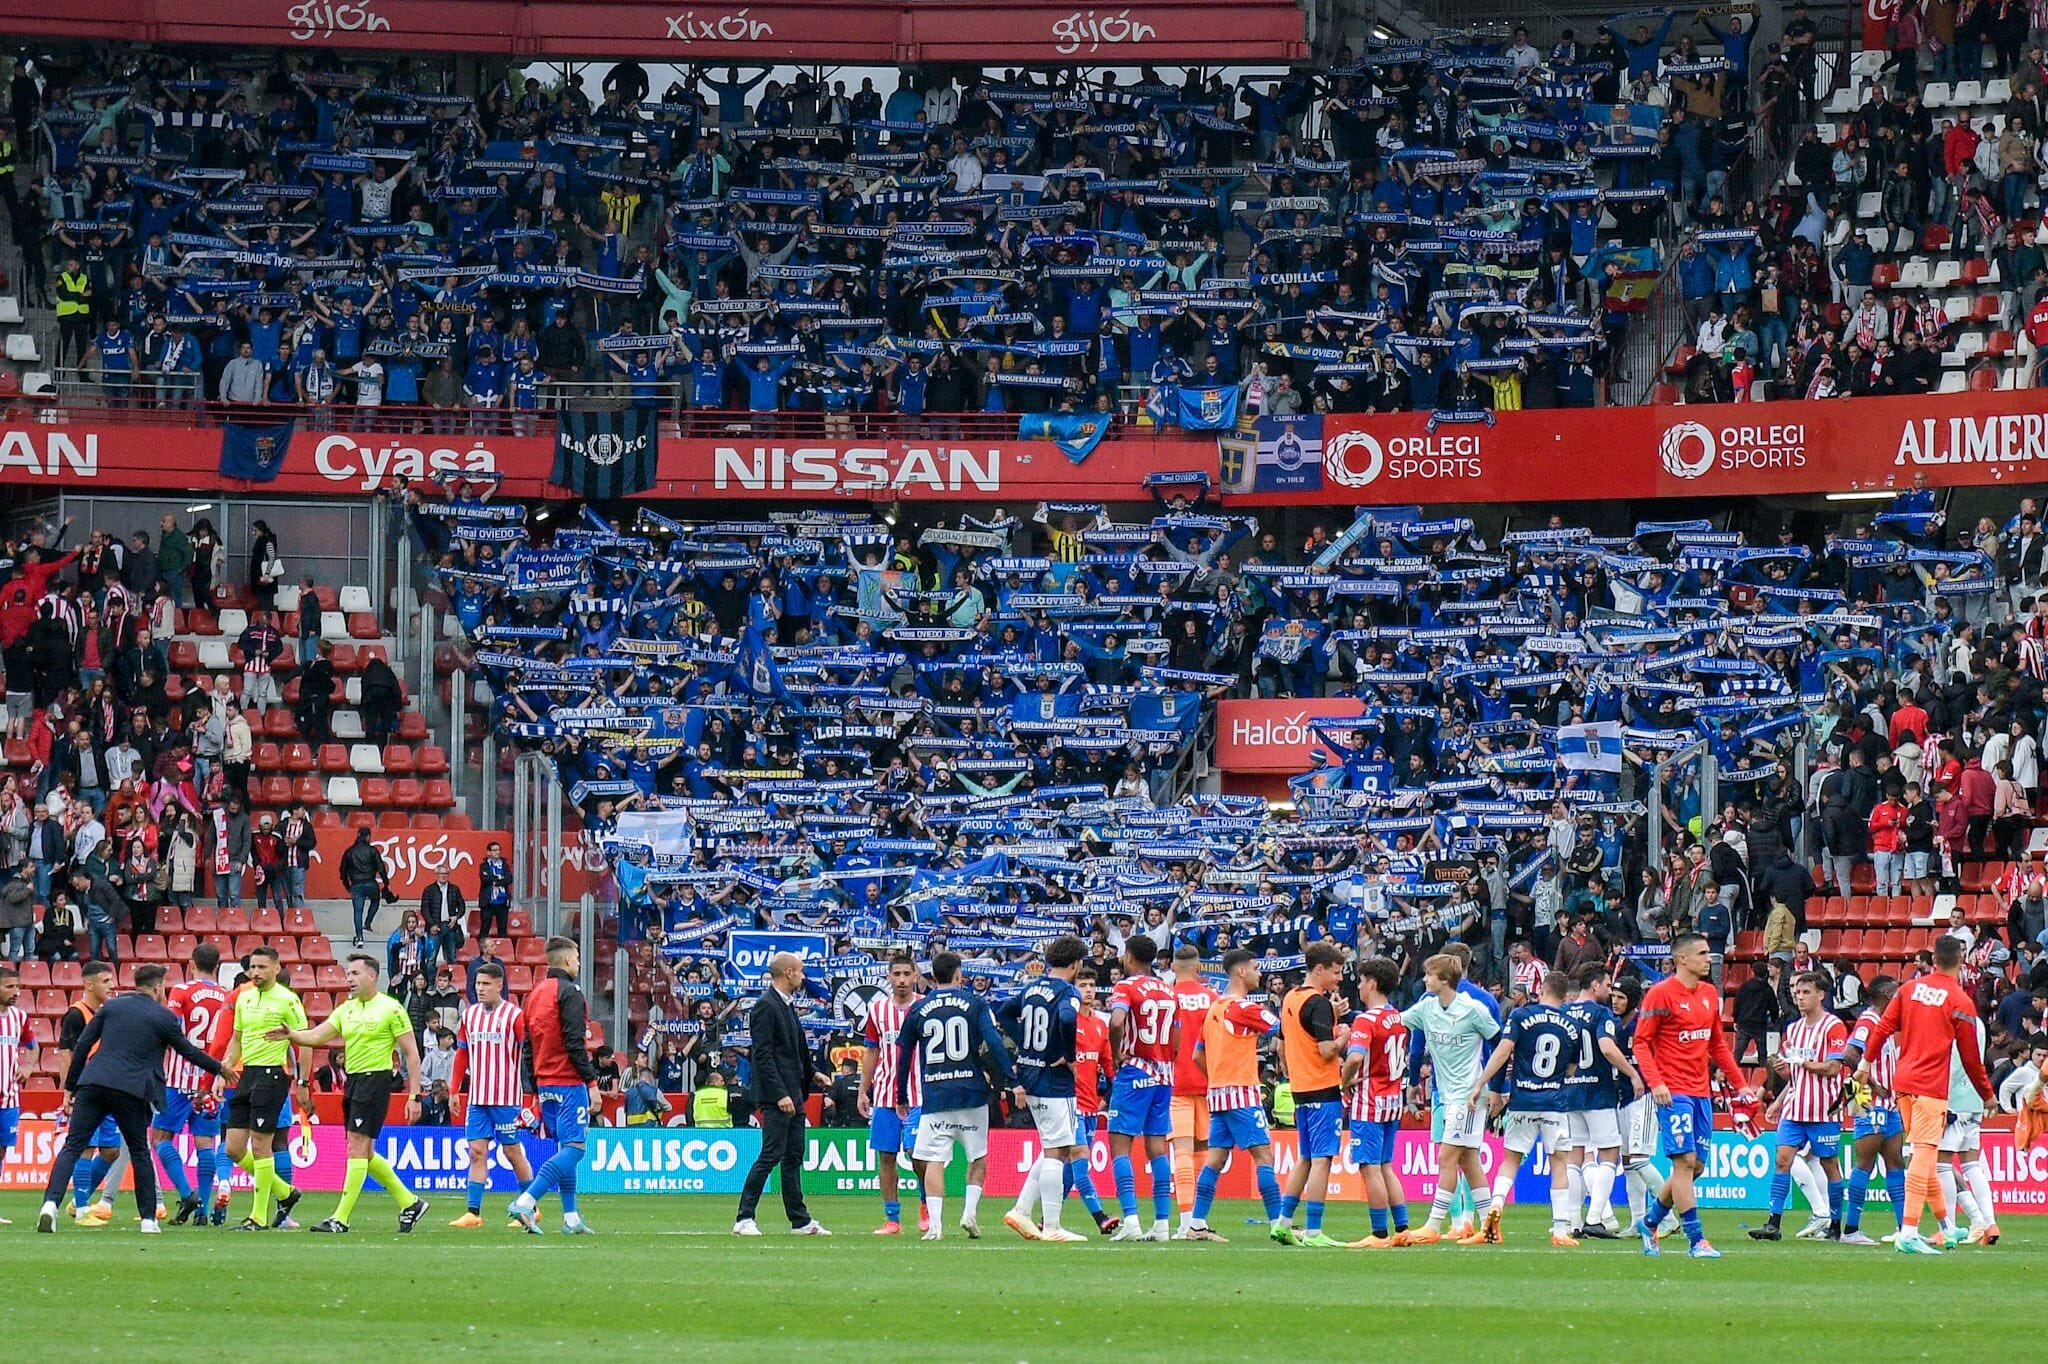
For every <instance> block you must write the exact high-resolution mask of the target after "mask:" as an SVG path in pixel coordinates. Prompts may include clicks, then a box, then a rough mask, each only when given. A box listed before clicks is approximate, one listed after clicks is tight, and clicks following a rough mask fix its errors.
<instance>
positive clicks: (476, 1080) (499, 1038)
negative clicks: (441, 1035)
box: [455, 999, 526, 1107]
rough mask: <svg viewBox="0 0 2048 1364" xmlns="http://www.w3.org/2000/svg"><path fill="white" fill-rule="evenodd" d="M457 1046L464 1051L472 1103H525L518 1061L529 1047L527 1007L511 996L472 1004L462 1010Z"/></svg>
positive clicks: (501, 1105)
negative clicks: (522, 1006)
mask: <svg viewBox="0 0 2048 1364" xmlns="http://www.w3.org/2000/svg"><path fill="white" fill-rule="evenodd" d="M455 1047H456V1050H457V1051H459V1052H462V1053H464V1066H463V1069H464V1071H465V1072H466V1073H467V1075H468V1078H469V1101H470V1102H471V1103H472V1104H476V1105H479V1106H482V1107H508V1106H514V1105H517V1104H519V1103H522V1102H524V1100H525V1095H524V1094H523V1093H522V1090H523V1089H524V1088H525V1086H524V1085H523V1084H522V1082H521V1080H520V1074H519V1062H520V1057H521V1056H522V1054H523V1053H524V1052H525V1050H526V1010H524V1009H522V1008H520V1007H519V1006H518V1005H517V1004H514V1003H513V1002H512V1001H511V1000H509V999H501V1000H499V1001H498V1002H497V1003H496V1004H494V1005H484V1004H471V1005H470V1006H468V1007H467V1008H465V1009H464V1010H463V1011H462V1022H461V1024H460V1026H459V1027H458V1028H457V1029H456V1033H455Z"/></svg>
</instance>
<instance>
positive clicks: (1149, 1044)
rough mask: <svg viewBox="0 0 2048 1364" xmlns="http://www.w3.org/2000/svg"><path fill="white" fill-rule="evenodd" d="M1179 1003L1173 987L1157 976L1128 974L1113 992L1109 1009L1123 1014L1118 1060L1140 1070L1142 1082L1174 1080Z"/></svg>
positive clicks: (1112, 1012)
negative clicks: (1176, 1023) (1174, 1054)
mask: <svg viewBox="0 0 2048 1364" xmlns="http://www.w3.org/2000/svg"><path fill="white" fill-rule="evenodd" d="M1179 1009H1180V1006H1179V1004H1178V1002H1177V1001H1176V1000H1175V999H1174V997H1173V987H1172V986H1171V985H1168V984H1167V983H1166V982H1165V981H1163V980H1161V979H1159V977H1157V976H1125V977H1124V978H1123V979H1122V980H1120V981H1118V982H1117V983H1116V990H1115V992H1114V993H1113V994H1111V996H1110V1005H1109V1013H1110V1017H1111V1018H1114V1017H1116V1015H1118V1014H1122V1015H1124V1028H1123V1037H1122V1040H1121V1044H1120V1045H1119V1047H1118V1052H1119V1053H1120V1054H1119V1055H1118V1057H1117V1064H1118V1065H1119V1066H1121V1067H1122V1068H1123V1069H1126V1070H1134V1071H1138V1072H1139V1073H1140V1074H1142V1075H1143V1076H1144V1077H1145V1078H1144V1079H1143V1080H1141V1081H1140V1082H1139V1083H1140V1085H1155V1084H1166V1085H1170V1084H1172V1083H1173V1023H1174V1017H1175V1015H1176V1014H1177V1013H1178V1012H1179Z"/></svg>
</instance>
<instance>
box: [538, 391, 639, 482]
mask: <svg viewBox="0 0 2048 1364" xmlns="http://www.w3.org/2000/svg"><path fill="white" fill-rule="evenodd" d="M660 455H661V416H660V413H658V412H656V411H654V410H653V409H651V408H645V407H628V408H624V409H621V410H619V411H613V412H583V411H572V410H566V409H565V410H564V411H562V412H560V413H557V414H556V420H555V471H554V475H553V477H552V478H550V479H549V482H551V483H554V484H555V485H557V486H558V487H563V488H567V489H568V490H569V491H570V492H572V493H576V494H577V495H578V496H581V497H587V498H590V499H591V500H593V501H605V500H607V499H610V498H616V497H630V496H632V495H633V494H634V493H644V492H646V491H647V490H648V489H649V488H652V487H653V486H654V470H655V466H656V465H657V464H659V463H660Z"/></svg>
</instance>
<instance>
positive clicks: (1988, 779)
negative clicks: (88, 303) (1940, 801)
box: [1956, 753, 1998, 857]
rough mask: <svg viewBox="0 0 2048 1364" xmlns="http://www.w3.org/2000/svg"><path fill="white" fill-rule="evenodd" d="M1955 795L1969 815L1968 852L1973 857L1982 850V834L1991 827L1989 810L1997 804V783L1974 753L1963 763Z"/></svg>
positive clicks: (1965, 812)
mask: <svg viewBox="0 0 2048 1364" xmlns="http://www.w3.org/2000/svg"><path fill="white" fill-rule="evenodd" d="M1956 796H1957V798H1958V799H1959V800H1960V801H1961V802H1962V806H1963V813H1964V814H1965V815H1967V816H1968V817H1969V821H1970V824H1969V834H1968V838H1969V844H1968V853H1969V855H1970V856H1972V857H1975V856H1976V855H1977V854H1978V853H1979V852H1981V851H1982V850H1983V847H1984V835H1985V834H1986V833H1987V832H1988V831H1989V830H1990V828H1991V810H1992V807H1993V806H1994V805H1996V804H1997V798H1998V783H1997V782H1996V781H1995V780H1993V779H1992V776H1991V774H1990V773H1989V772H1986V771H1985V770H1984V764H1983V763H1982V762H1980V761H1978V759H1977V755H1976V754H1974V753H1973V754H1971V755H1970V760H1969V761H1968V762H1966V763H1964V764H1963V775H1962V780H1961V781H1960V782H1959V783H1958V785H1957V790H1956Z"/></svg>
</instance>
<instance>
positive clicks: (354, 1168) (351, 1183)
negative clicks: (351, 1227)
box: [334, 1157, 370, 1226]
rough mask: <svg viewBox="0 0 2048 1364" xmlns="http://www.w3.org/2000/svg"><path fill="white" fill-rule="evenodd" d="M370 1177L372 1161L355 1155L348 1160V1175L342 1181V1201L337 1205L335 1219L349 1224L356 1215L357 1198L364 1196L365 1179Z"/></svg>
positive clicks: (345, 1224) (344, 1224)
mask: <svg viewBox="0 0 2048 1364" xmlns="http://www.w3.org/2000/svg"><path fill="white" fill-rule="evenodd" d="M369 1177H370V1162H369V1161H367V1160H357V1159H355V1158H353V1157H351V1158H350V1160H349V1162H348V1177H347V1178H346V1179H345V1180H343V1181H342V1186H341V1202H340V1203H338V1204H336V1205H335V1208H334V1220H335V1221H337V1222H339V1223H341V1224H342V1225H343V1226H347V1225H348V1223H349V1219H351V1218H353V1217H354V1216H355V1215H356V1200H357V1199H358V1198H361V1197H362V1196H363V1181H364V1180H366V1179H368V1178H369Z"/></svg>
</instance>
